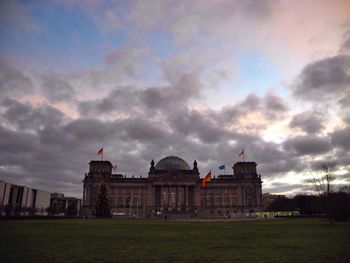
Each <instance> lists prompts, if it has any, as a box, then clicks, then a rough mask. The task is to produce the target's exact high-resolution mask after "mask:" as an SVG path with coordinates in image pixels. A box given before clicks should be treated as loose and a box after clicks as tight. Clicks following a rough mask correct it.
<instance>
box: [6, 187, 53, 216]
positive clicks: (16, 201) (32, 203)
mask: <svg viewBox="0 0 350 263" xmlns="http://www.w3.org/2000/svg"><path fill="white" fill-rule="evenodd" d="M50 198H51V193H50V192H47V191H44V190H40V189H33V188H30V187H27V186H21V185H15V184H11V183H7V182H4V181H0V205H1V207H0V214H1V215H10V216H21V215H47V208H48V207H49V206H50Z"/></svg>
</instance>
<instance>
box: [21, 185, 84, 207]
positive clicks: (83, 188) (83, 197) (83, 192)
mask: <svg viewBox="0 0 350 263" xmlns="http://www.w3.org/2000/svg"><path fill="white" fill-rule="evenodd" d="M85 191H86V187H85V185H84V188H83V204H85V197H86V193H85ZM27 193H28V191H27ZM27 197H28V195H27ZM26 206H27V204H26Z"/></svg>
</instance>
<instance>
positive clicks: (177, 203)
mask: <svg viewBox="0 0 350 263" xmlns="http://www.w3.org/2000/svg"><path fill="white" fill-rule="evenodd" d="M179 204H180V200H179V185H177V186H176V209H177V210H179Z"/></svg>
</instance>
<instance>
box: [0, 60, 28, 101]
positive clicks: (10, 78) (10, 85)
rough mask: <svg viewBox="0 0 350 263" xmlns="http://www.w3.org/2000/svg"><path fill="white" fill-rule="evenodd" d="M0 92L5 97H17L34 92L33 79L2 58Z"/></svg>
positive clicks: (0, 63) (0, 62)
mask: <svg viewBox="0 0 350 263" xmlns="http://www.w3.org/2000/svg"><path fill="white" fill-rule="evenodd" d="M0 92H1V95H2V96H4V97H16V96H18V95H22V94H29V93H31V92H33V86H32V80H31V79H30V78H29V77H28V76H26V75H24V74H23V73H22V72H21V71H20V70H19V69H17V68H16V67H14V66H13V65H11V64H9V63H7V62H6V61H5V60H3V59H0Z"/></svg>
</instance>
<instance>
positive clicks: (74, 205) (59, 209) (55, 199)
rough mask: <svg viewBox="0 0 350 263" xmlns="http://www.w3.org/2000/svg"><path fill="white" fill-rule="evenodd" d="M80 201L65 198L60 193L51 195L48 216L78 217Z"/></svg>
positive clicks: (73, 198)
mask: <svg viewBox="0 0 350 263" xmlns="http://www.w3.org/2000/svg"><path fill="white" fill-rule="evenodd" d="M80 207H81V199H79V198H75V197H66V196H64V194H61V193H52V194H51V200H50V210H49V215H52V216H79V215H80Z"/></svg>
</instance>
